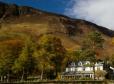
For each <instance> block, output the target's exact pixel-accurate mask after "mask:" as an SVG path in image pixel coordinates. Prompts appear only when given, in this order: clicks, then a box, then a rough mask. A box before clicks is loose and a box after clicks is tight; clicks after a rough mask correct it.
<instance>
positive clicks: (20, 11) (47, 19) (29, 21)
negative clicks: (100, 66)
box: [0, 2, 114, 57]
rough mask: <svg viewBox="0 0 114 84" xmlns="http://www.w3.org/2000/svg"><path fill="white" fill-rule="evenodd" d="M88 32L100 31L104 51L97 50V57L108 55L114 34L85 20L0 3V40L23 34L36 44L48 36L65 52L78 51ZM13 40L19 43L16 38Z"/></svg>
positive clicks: (111, 50) (111, 51)
mask: <svg viewBox="0 0 114 84" xmlns="http://www.w3.org/2000/svg"><path fill="white" fill-rule="evenodd" d="M92 31H98V32H100V33H101V34H102V36H103V38H104V39H105V43H104V49H103V50H102V51H100V55H99V56H101V57H102V55H106V56H107V55H111V54H112V53H113V49H114V45H113V43H112V38H113V36H114V31H111V30H109V29H107V28H104V27H101V26H98V25H96V24H93V23H91V22H88V21H85V20H81V19H72V18H69V17H67V16H63V15H59V14H54V13H49V12H45V11H42V10H38V9H34V8H31V7H26V6H17V5H14V4H13V5H11V4H5V3H2V2H0V37H2V36H4V34H7V35H11V37H12V38H13V36H12V34H14V35H17V34H18V33H23V34H26V35H30V36H32V37H33V38H35V39H36V41H37V38H38V37H40V36H41V35H43V34H51V35H54V36H56V37H58V38H60V39H61V41H62V44H63V45H64V47H65V48H66V49H67V50H76V49H78V48H80V45H81V44H82V41H83V40H84V38H85V37H86V36H87V35H88V32H92ZM9 37H10V36H9ZM12 38H11V40H12ZM15 39H18V40H17V41H19V38H16V37H15ZM15 39H13V40H15ZM7 40H9V38H4V39H0V41H1V42H3V41H6V42H7Z"/></svg>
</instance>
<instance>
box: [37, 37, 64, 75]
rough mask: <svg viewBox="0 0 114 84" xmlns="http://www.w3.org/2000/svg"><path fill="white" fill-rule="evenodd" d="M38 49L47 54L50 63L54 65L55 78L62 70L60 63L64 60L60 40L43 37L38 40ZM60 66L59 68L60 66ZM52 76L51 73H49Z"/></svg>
mask: <svg viewBox="0 0 114 84" xmlns="http://www.w3.org/2000/svg"><path fill="white" fill-rule="evenodd" d="M39 45H40V49H41V50H44V51H45V52H46V53H48V56H49V58H50V60H51V62H52V63H53V64H54V65H55V70H54V72H55V76H57V74H58V73H59V72H61V70H62V61H63V60H64V58H65V52H66V50H65V48H64V47H63V46H62V43H61V40H60V39H59V38H56V37H54V36H52V35H43V36H42V37H41V38H40V39H39ZM60 65H61V66H60ZM51 74H52V73H51Z"/></svg>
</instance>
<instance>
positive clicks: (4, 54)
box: [0, 45, 14, 81]
mask: <svg viewBox="0 0 114 84" xmlns="http://www.w3.org/2000/svg"><path fill="white" fill-rule="evenodd" d="M13 62H14V57H13V56H12V50H11V48H10V47H9V46H7V45H0V76H1V81H2V80H3V76H6V77H7V81H9V74H10V71H11V67H12V65H13Z"/></svg>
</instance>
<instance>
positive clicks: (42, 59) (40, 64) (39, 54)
mask: <svg viewBox="0 0 114 84" xmlns="http://www.w3.org/2000/svg"><path fill="white" fill-rule="evenodd" d="M33 57H34V61H35V69H36V70H39V71H40V73H41V75H40V79H41V80H42V79H43V75H44V72H46V71H49V70H51V69H52V68H53V66H52V63H51V61H50V57H49V55H48V53H47V52H45V51H44V50H39V51H38V50H37V51H35V52H34V54H33Z"/></svg>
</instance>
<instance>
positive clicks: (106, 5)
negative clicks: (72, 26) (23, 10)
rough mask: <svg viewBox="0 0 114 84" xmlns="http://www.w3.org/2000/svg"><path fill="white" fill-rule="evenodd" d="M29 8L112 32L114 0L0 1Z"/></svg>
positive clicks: (113, 25)
mask: <svg viewBox="0 0 114 84" xmlns="http://www.w3.org/2000/svg"><path fill="white" fill-rule="evenodd" d="M0 1H3V2H7V3H15V4H18V5H24V6H31V7H34V8H38V9H42V10H45V11H48V12H54V13H59V14H64V15H67V16H69V17H72V18H78V19H84V20H87V21H91V22H93V23H96V24H98V25H100V26H104V27H107V28H109V29H112V30H114V0H0Z"/></svg>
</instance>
